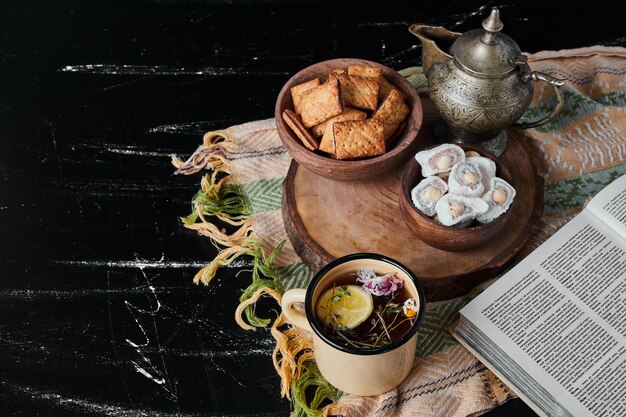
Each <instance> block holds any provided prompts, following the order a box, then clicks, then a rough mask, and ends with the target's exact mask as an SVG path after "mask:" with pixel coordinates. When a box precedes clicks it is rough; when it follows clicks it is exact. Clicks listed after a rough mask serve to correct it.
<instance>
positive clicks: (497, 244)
mask: <svg viewBox="0 0 626 417" xmlns="http://www.w3.org/2000/svg"><path fill="white" fill-rule="evenodd" d="M424 103H425V106H424V125H423V127H422V130H421V131H420V135H419V139H418V140H420V142H421V146H422V147H426V146H429V145H430V144H431V143H432V138H431V137H430V136H431V134H432V126H433V124H434V122H435V120H436V117H437V116H436V113H435V112H434V109H433V108H432V103H429V100H424ZM500 160H501V161H502V162H503V163H504V164H505V165H506V166H507V167H508V168H509V170H510V171H511V175H512V177H513V181H514V184H515V186H516V189H517V196H516V200H517V201H516V203H515V205H514V206H512V208H511V209H512V210H514V212H513V213H512V214H513V216H512V218H511V220H510V222H509V223H508V225H507V226H506V230H504V231H503V232H502V233H500V234H499V235H498V237H497V238H496V239H494V240H493V241H491V242H489V243H487V244H486V245H484V246H481V247H480V248H477V249H475V250H470V251H466V252H447V251H443V250H440V249H436V248H433V247H432V246H429V245H427V244H426V243H424V242H422V241H421V240H419V238H417V237H416V236H415V235H414V234H413V233H412V232H411V231H410V230H409V229H408V228H407V226H406V225H405V223H404V220H403V219H402V215H401V213H400V208H399V204H398V201H399V199H398V194H399V193H400V175H401V172H402V168H403V167H402V166H399V167H397V169H396V170H395V171H393V172H391V173H389V174H388V175H385V176H382V177H379V178H374V179H371V180H368V181H363V182H335V181H332V180H329V179H327V178H323V177H320V176H319V175H316V174H314V173H313V172H311V171H309V170H307V169H306V168H303V167H301V166H299V165H298V163H297V162H295V161H292V162H291V166H290V167H289V172H288V174H287V177H286V179H285V182H284V184H283V204H282V212H283V220H284V223H285V229H286V230H287V235H288V236H289V240H290V241H291V243H292V244H293V246H294V248H295V250H296V252H297V253H298V255H299V256H300V257H301V258H302V261H303V262H304V263H305V264H307V265H308V266H309V267H310V268H311V269H312V270H313V271H318V270H319V269H321V268H322V267H323V266H324V265H325V264H327V263H328V262H330V261H332V260H333V259H335V258H337V257H339V256H343V255H347V254H350V253H357V252H374V253H380V254H383V255H387V256H390V257H392V258H394V259H397V260H398V261H400V262H402V263H403V264H405V265H406V266H408V267H409V268H411V269H412V270H413V272H414V273H415V274H416V275H417V276H418V277H419V278H420V282H421V283H422V285H423V287H424V290H425V292H426V298H427V300H428V301H436V300H445V299H449V298H453V297H457V296H460V295H463V294H465V293H467V292H468V291H469V290H471V289H472V288H474V287H475V286H476V285H478V284H480V283H481V282H484V281H486V280H488V279H490V278H493V277H494V276H496V275H497V274H499V273H500V272H502V270H503V269H504V267H505V266H506V264H507V263H508V262H509V261H510V260H511V259H512V258H513V257H514V256H515V255H516V254H517V253H519V251H520V250H521V248H522V247H523V246H524V244H525V243H526V241H527V240H528V238H529V237H530V235H531V233H532V231H533V229H534V227H535V225H536V224H537V222H538V221H539V219H540V218H541V214H542V212H543V178H541V177H540V176H538V175H537V174H536V171H535V166H534V163H533V161H532V157H531V155H530V153H529V152H528V150H527V149H526V147H525V146H524V142H523V135H522V134H521V133H520V132H518V131H510V132H509V144H508V147H507V150H506V152H505V153H504V154H503V155H502V156H501V157H500Z"/></svg>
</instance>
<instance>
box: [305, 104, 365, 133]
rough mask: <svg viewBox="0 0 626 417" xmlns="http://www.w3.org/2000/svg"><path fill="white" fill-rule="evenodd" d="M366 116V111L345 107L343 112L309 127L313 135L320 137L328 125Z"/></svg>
mask: <svg viewBox="0 0 626 417" xmlns="http://www.w3.org/2000/svg"><path fill="white" fill-rule="evenodd" d="M366 117H367V113H365V112H364V111H360V110H357V109H351V108H348V107H346V109H345V110H344V111H343V113H339V114H338V115H337V116H333V117H331V118H330V119H328V120H325V121H323V122H322V123H320V124H318V125H315V126H313V127H312V128H311V132H313V136H315V137H318V138H319V137H320V136H322V135H323V134H324V132H326V129H327V128H328V126H329V125H331V124H333V123H335V122H345V121H347V120H361V119H365V118H366Z"/></svg>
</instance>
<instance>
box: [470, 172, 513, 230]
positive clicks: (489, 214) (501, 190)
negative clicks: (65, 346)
mask: <svg viewBox="0 0 626 417" xmlns="http://www.w3.org/2000/svg"><path fill="white" fill-rule="evenodd" d="M514 198H515V188H513V187H512V186H511V184H509V183H508V182H506V181H505V180H503V179H502V178H498V177H494V178H492V179H491V181H490V183H489V191H487V192H486V193H485V194H483V196H482V199H483V200H484V201H485V202H486V203H487V205H488V206H489V209H488V210H487V211H486V212H485V213H483V214H481V215H479V216H476V220H478V221H479V222H480V223H489V222H492V221H493V220H495V219H497V218H498V217H499V216H501V215H502V214H503V213H506V211H507V210H508V209H509V207H510V206H511V203H513V199H514Z"/></svg>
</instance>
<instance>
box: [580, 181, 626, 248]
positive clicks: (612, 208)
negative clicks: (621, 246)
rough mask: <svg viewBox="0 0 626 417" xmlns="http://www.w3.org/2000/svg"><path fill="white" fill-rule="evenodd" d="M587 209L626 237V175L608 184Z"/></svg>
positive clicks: (623, 237)
mask: <svg viewBox="0 0 626 417" xmlns="http://www.w3.org/2000/svg"><path fill="white" fill-rule="evenodd" d="M586 209H587V210H589V211H590V212H592V213H593V214H594V215H596V216H597V217H598V218H599V219H600V220H602V221H603V222H604V223H606V225H607V226H609V227H610V228H611V229H613V230H614V231H615V232H616V233H617V234H619V235H620V236H621V237H622V239H626V175H622V176H621V177H619V178H618V179H616V180H615V181H613V182H612V183H611V184H609V185H607V186H606V187H605V188H604V189H603V190H602V191H600V192H599V193H598V194H597V195H596V196H595V197H594V198H593V199H592V200H591V202H590V203H589V204H588V205H587V207H586Z"/></svg>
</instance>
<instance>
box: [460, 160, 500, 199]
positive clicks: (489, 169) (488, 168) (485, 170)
mask: <svg viewBox="0 0 626 417" xmlns="http://www.w3.org/2000/svg"><path fill="white" fill-rule="evenodd" d="M465 160H466V161H468V162H473V163H474V164H476V165H477V166H478V169H479V170H480V174H481V175H482V176H483V179H482V183H483V187H484V188H485V191H487V190H489V182H490V181H491V179H492V178H493V177H495V176H496V163H495V162H493V161H492V160H491V159H489V158H485V157H484V156H480V155H479V156H471V157H469V158H468V157H467V152H466V153H465Z"/></svg>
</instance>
